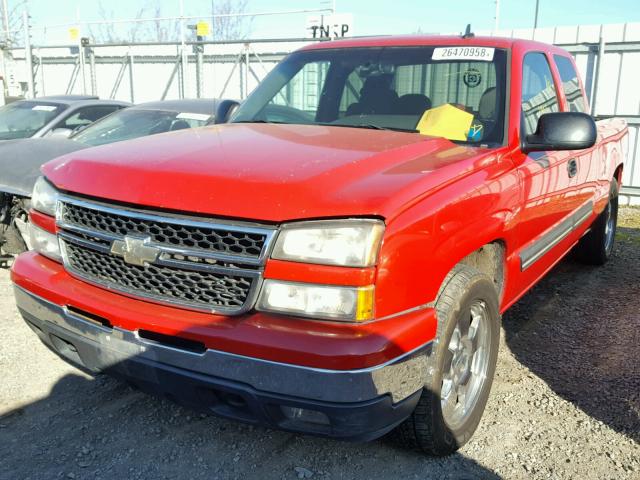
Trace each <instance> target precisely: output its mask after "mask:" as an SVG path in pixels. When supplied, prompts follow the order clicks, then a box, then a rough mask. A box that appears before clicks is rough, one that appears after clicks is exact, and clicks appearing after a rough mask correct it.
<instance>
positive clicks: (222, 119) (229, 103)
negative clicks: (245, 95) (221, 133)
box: [212, 99, 240, 124]
mask: <svg viewBox="0 0 640 480" xmlns="http://www.w3.org/2000/svg"><path fill="white" fill-rule="evenodd" d="M239 106H240V102H238V101H236V100H228V99H226V100H220V102H219V103H218V106H217V107H216V116H215V118H214V119H213V122H212V123H215V124H218V123H227V122H228V121H229V119H230V118H231V115H233V113H234V112H235V111H236V109H237V108H238V107H239Z"/></svg>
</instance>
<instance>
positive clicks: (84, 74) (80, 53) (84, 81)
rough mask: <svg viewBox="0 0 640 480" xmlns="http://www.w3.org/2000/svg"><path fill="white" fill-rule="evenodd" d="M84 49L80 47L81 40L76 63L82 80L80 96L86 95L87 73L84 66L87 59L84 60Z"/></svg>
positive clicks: (80, 40)
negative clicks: (77, 62)
mask: <svg viewBox="0 0 640 480" xmlns="http://www.w3.org/2000/svg"><path fill="white" fill-rule="evenodd" d="M84 49H85V47H84V46H83V45H82V38H80V39H79V43H78V61H79V65H80V75H81V78H82V94H83V95H86V94H87V72H86V71H85V68H84V67H85V64H86V62H87V59H86V58H85V53H86V52H85V50H84Z"/></svg>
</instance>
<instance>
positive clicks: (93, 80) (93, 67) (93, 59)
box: [89, 47, 98, 95]
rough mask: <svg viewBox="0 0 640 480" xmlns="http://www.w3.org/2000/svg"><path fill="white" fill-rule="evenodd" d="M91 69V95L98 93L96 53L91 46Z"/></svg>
mask: <svg viewBox="0 0 640 480" xmlns="http://www.w3.org/2000/svg"><path fill="white" fill-rule="evenodd" d="M89 71H90V75H91V95H97V94H98V79H97V76H96V53H95V52H94V51H93V47H89Z"/></svg>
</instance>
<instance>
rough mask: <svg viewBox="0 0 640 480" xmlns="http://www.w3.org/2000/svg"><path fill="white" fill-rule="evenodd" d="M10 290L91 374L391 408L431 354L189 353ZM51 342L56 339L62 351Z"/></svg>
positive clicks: (418, 381)
mask: <svg viewBox="0 0 640 480" xmlns="http://www.w3.org/2000/svg"><path fill="white" fill-rule="evenodd" d="M14 288H15V297H16V303H17V306H18V309H19V310H20V312H21V314H22V316H23V317H24V318H25V320H26V321H27V322H28V323H29V324H30V326H32V328H33V327H35V328H33V329H34V331H35V332H36V333H37V334H38V335H39V336H40V337H41V339H42V340H43V341H44V342H45V343H46V344H48V345H53V346H54V348H56V350H57V351H58V353H59V354H60V355H63V356H65V357H67V358H69V359H70V360H72V361H76V362H78V363H80V364H82V365H84V366H85V367H87V368H89V369H91V370H93V371H103V370H108V369H109V368H110V367H113V366H115V365H117V364H119V363H123V362H126V361H129V360H132V359H136V360H142V361H145V362H151V363H154V364H159V365H165V366H169V367H173V368H176V369H181V370H184V371H188V372H189V373H195V374H200V375H205V376H207V377H215V378H218V379H223V380H228V381H233V382H241V383H242V384H245V385H249V386H250V387H252V388H253V389H255V390H257V391H261V392H266V393H270V394H277V395H286V396H292V397H297V398H304V399H308V400H312V401H321V402H334V403H349V402H363V401H368V400H373V399H376V398H379V397H381V396H386V395H389V396H390V397H391V399H392V402H393V403H394V404H395V403H397V402H400V401H402V400H404V399H406V398H408V397H410V396H411V395H413V394H415V393H416V392H418V391H419V390H421V389H422V388H423V386H424V382H425V377H426V372H427V358H428V356H429V354H430V352H431V343H428V344H426V345H424V346H422V347H420V348H419V349H417V350H414V351H412V352H409V353H408V354H405V355H403V356H401V357H398V358H396V359H394V360H393V361H391V362H388V363H385V364H382V365H377V366H375V367H371V368H366V369H361V370H325V369H319V368H310V367H303V366H298V365H292V364H285V363H278V362H272V361H267V360H261V359H257V358H251V357H246V356H242V355H236V354H232V353H227V352H222V351H217V350H211V349H209V350H207V351H205V352H204V353H194V352H191V351H187V350H181V349H178V348H175V347H171V346H167V345H164V344H161V343H156V342H153V341H151V340H147V339H143V338H140V337H139V336H138V335H137V333H136V332H132V331H128V330H123V329H120V328H117V327H116V328H107V327H103V326H100V325H98V324H94V323H92V322H89V321H87V320H85V319H83V318H81V317H80V316H78V315H76V314H74V313H73V312H71V311H69V310H68V309H67V308H66V307H64V306H60V305H56V304H54V303H51V302H49V301H47V300H44V299H43V298H41V297H39V296H37V295H34V294H33V293H31V292H28V291H26V290H24V289H23V288H21V287H18V286H15V287H14ZM43 327H46V328H43ZM58 336H59V337H58ZM54 337H55V338H54ZM56 339H57V340H56ZM60 339H62V340H64V341H67V342H70V343H71V344H72V347H73V348H71V349H70V350H69V351H64V345H65V344H64V343H62V344H60V342H59V340H60ZM52 340H56V341H58V344H59V345H60V346H61V347H62V351H61V349H60V348H58V344H56V341H52ZM75 357H77V358H75ZM149 380H156V381H158V380H160V379H149Z"/></svg>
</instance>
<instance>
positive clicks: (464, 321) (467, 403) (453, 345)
mask: <svg viewBox="0 0 640 480" xmlns="http://www.w3.org/2000/svg"><path fill="white" fill-rule="evenodd" d="M436 313H437V316H438V330H437V338H436V342H435V343H434V346H433V350H432V353H431V356H430V358H429V372H428V378H427V382H426V385H425V388H424V390H423V392H422V396H421V398H420V401H419V402H418V405H417V406H416V409H415V411H414V412H413V413H412V415H411V416H410V417H409V418H408V419H407V420H406V421H405V422H404V423H403V424H401V425H400V426H399V427H398V429H397V431H396V433H395V436H396V438H398V439H399V440H400V442H401V443H402V444H404V446H406V447H410V448H417V449H419V450H422V451H423V452H425V453H428V454H431V455H439V456H442V455H448V454H450V453H453V452H455V451H456V450H457V449H458V448H460V447H461V446H462V445H464V444H465V443H466V442H467V441H468V440H469V439H470V438H471V436H472V435H473V433H474V432H475V430H476V428H477V427H478V424H479V423H480V419H481V417H482V413H483V412H484V408H485V405H486V403H487V398H488V396H489V391H490V389H491V383H492V381H493V375H494V373H495V368H496V361H497V358H498V343H499V338H500V314H499V310H498V295H497V293H496V289H495V287H494V285H493V282H492V281H491V279H490V278H488V277H487V276H486V275H484V274H482V273H480V272H478V271H477V270H475V269H473V268H471V267H468V266H464V265H463V266H459V267H456V268H455V269H454V270H453V271H452V272H451V273H450V274H449V275H448V276H447V279H445V283H444V287H443V288H442V290H441V292H440V294H439V296H438V300H437V301H436Z"/></svg>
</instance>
